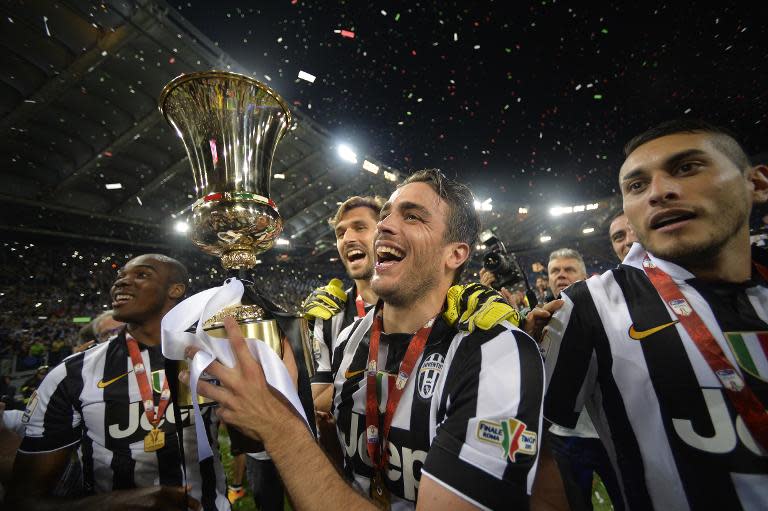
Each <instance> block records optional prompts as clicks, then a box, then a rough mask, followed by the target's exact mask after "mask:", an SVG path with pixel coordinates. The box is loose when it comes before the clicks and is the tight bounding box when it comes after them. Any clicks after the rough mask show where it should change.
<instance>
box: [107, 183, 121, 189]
mask: <svg viewBox="0 0 768 511" xmlns="http://www.w3.org/2000/svg"><path fill="white" fill-rule="evenodd" d="M122 187H123V185H122V184H120V183H107V184H105V185H104V188H106V189H107V190H119V189H121V188H122Z"/></svg>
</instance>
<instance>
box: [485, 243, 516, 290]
mask: <svg viewBox="0 0 768 511" xmlns="http://www.w3.org/2000/svg"><path fill="white" fill-rule="evenodd" d="M484 243H485V246H486V248H487V249H488V251H487V252H486V253H485V254H484V255H483V268H484V269H485V270H486V271H489V272H491V273H493V276H494V277H496V279H495V280H494V282H493V284H492V287H493V288H494V289H501V288H502V287H507V288H508V287H510V286H513V285H515V284H517V283H519V282H521V281H523V279H524V276H523V273H522V271H520V266H519V265H518V264H517V260H516V259H515V255H514V254H510V253H509V252H507V249H506V248H505V247H504V243H502V242H501V240H499V239H498V238H496V237H495V236H490V237H489V238H487V239H486V240H485V242H484Z"/></svg>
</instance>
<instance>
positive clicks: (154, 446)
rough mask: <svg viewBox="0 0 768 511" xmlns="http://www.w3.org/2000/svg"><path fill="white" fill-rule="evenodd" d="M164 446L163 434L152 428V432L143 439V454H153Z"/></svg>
mask: <svg viewBox="0 0 768 511" xmlns="http://www.w3.org/2000/svg"><path fill="white" fill-rule="evenodd" d="M164 445H165V432H163V431H160V430H159V429H157V428H156V427H154V426H153V427H152V431H150V432H149V433H147V436H145V437H144V452H155V451H157V450H159V449H162V448H163V446H164Z"/></svg>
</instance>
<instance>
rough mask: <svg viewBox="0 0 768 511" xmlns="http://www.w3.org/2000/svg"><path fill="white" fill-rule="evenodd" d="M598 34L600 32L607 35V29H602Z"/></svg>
mask: <svg viewBox="0 0 768 511" xmlns="http://www.w3.org/2000/svg"><path fill="white" fill-rule="evenodd" d="M600 32H602V33H603V34H607V33H608V29H607V28H604V29H602V30H601V31H600Z"/></svg>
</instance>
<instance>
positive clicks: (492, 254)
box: [480, 236, 537, 316]
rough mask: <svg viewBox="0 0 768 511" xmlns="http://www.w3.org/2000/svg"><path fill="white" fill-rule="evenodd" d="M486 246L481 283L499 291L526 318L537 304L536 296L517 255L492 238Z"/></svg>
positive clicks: (486, 240)
mask: <svg viewBox="0 0 768 511" xmlns="http://www.w3.org/2000/svg"><path fill="white" fill-rule="evenodd" d="M484 244H485V246H486V247H487V248H488V251H487V252H486V253H485V255H484V256H483V268H482V269H481V270H480V283H481V284H482V285H484V286H488V287H492V288H493V289H496V290H497V291H499V292H500V293H501V294H502V296H503V297H504V299H505V300H506V301H507V303H509V304H510V305H512V306H513V307H515V308H516V309H517V310H518V311H522V312H523V316H525V313H526V312H527V311H528V310H530V308H531V307H532V306H535V305H536V303H537V300H536V294H535V293H534V291H533V290H532V289H531V287H530V285H529V284H528V278H527V277H526V276H525V272H523V269H522V268H521V267H520V265H519V264H518V262H517V258H516V257H515V255H514V254H512V253H510V252H507V249H506V247H504V243H502V242H501V240H499V239H498V238H496V237H495V236H490V237H488V238H486V239H485V240H484ZM520 283H523V286H519V284H520ZM512 286H515V287H514V288H513V287H512Z"/></svg>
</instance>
